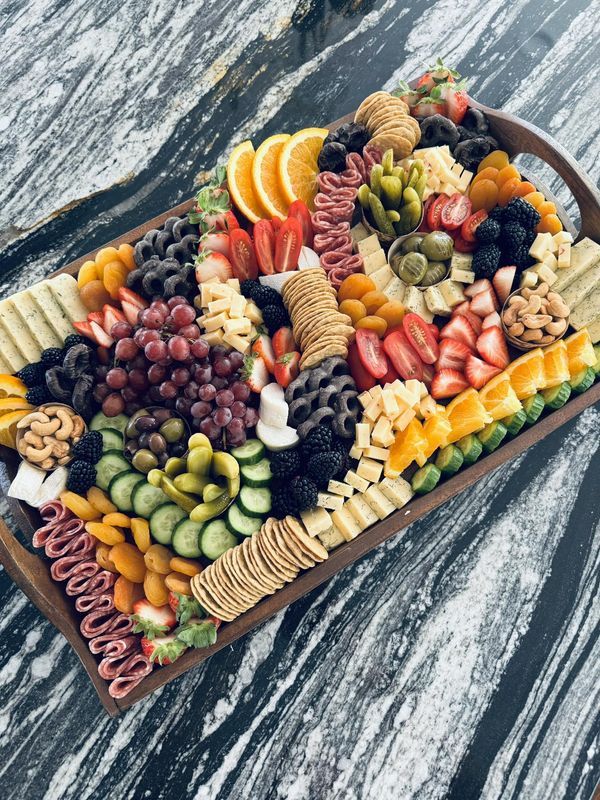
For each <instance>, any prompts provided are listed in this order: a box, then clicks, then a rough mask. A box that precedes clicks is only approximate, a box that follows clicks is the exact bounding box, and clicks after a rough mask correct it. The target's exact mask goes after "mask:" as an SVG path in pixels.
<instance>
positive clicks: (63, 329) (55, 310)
mask: <svg viewBox="0 0 600 800" xmlns="http://www.w3.org/2000/svg"><path fill="white" fill-rule="evenodd" d="M26 293H27V294H29V295H30V296H31V298H32V299H33V302H34V303H35V304H36V305H37V307H38V308H39V309H40V311H41V312H42V314H43V315H44V316H45V318H46V321H47V323H48V325H50V327H51V328H52V330H53V331H54V333H55V334H56V335H57V336H58V338H59V339H60V342H61V344H62V343H63V342H64V341H65V339H66V338H67V336H69V335H70V334H72V333H75V329H74V328H73V326H72V325H71V322H70V320H69V318H68V317H67V313H66V311H65V310H64V308H63V307H62V306H61V305H60V303H59V302H58V300H57V299H56V297H54V295H53V294H52V292H51V291H50V287H49V286H48V283H47V282H46V281H42V283H36V284H35V285H34V286H32V287H31V288H30V289H27V290H26Z"/></svg>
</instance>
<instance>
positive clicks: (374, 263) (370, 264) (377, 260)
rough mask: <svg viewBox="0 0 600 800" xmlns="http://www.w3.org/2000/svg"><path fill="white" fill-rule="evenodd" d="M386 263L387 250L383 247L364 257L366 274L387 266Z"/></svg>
mask: <svg viewBox="0 0 600 800" xmlns="http://www.w3.org/2000/svg"><path fill="white" fill-rule="evenodd" d="M386 265H387V258H386V257H385V252H384V251H383V250H382V249H381V248H380V249H379V250H376V251H375V252H374V253H371V254H370V255H368V256H366V257H365V258H363V268H364V271H365V275H372V274H373V273H374V272H376V271H377V270H378V269H380V268H381V267H385V266H386Z"/></svg>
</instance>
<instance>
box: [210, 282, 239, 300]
mask: <svg viewBox="0 0 600 800" xmlns="http://www.w3.org/2000/svg"><path fill="white" fill-rule="evenodd" d="M232 294H235V292H234V291H233V289H232V288H231V286H228V285H227V284H226V283H215V284H213V287H212V296H213V299H216V298H218V297H231V295H232Z"/></svg>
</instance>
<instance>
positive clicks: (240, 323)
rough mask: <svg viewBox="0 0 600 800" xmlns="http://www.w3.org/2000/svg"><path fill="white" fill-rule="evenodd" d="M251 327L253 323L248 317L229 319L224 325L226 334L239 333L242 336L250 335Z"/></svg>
mask: <svg viewBox="0 0 600 800" xmlns="http://www.w3.org/2000/svg"><path fill="white" fill-rule="evenodd" d="M251 327H252V323H251V322H250V320H249V319H248V318H247V317H242V319H228V320H227V321H226V322H225V324H224V325H223V328H224V330H225V333H239V334H240V335H243V334H249V333H250V329H251Z"/></svg>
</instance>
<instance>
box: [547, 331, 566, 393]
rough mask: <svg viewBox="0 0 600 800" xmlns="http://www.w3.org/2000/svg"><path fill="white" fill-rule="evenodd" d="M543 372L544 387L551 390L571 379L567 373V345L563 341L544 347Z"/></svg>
mask: <svg viewBox="0 0 600 800" xmlns="http://www.w3.org/2000/svg"><path fill="white" fill-rule="evenodd" d="M544 372H545V373H546V386H545V387H544V388H546V389H551V388H552V387H553V386H558V385H559V384H560V383H564V382H565V381H568V380H569V378H570V377H571V375H570V373H569V354H568V353H567V345H566V344H565V343H564V340H563V339H559V341H558V342H554V344H551V345H549V346H548V347H544Z"/></svg>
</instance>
